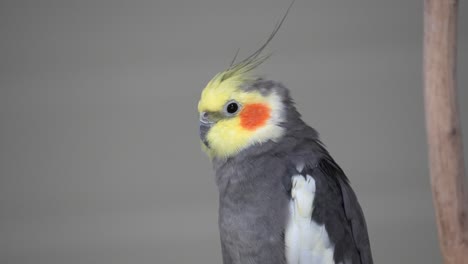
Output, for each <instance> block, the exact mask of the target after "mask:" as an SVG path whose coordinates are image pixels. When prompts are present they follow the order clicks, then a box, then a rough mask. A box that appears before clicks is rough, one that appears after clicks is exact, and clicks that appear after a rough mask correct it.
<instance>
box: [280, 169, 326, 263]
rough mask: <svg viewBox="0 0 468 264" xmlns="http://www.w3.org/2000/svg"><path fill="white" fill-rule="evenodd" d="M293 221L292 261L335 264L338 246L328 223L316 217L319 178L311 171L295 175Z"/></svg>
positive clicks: (290, 224)
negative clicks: (314, 217) (315, 218)
mask: <svg viewBox="0 0 468 264" xmlns="http://www.w3.org/2000/svg"><path fill="white" fill-rule="evenodd" d="M291 198H292V199H291V201H290V203H289V212H290V214H289V216H290V217H289V221H288V225H287V227H286V234H285V242H286V260H287V263H288V264H332V263H334V261H333V250H334V246H333V245H332V244H331V243H330V239H329V237H328V234H327V231H326V230H325V226H324V225H318V224H317V223H315V222H314V221H313V220H312V218H311V217H312V211H313V203H314V198H315V180H314V179H313V178H312V177H311V176H309V175H307V176H306V177H305V178H304V176H302V175H295V176H293V177H292V189H291Z"/></svg>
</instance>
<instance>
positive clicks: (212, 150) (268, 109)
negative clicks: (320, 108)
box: [198, 0, 294, 158]
mask: <svg viewBox="0 0 468 264" xmlns="http://www.w3.org/2000/svg"><path fill="white" fill-rule="evenodd" d="M293 3H294V0H293V1H292V2H291V4H290V5H289V7H288V9H287V10H286V12H285V14H284V15H283V18H282V19H281V20H280V22H279V23H278V24H277V25H276V27H275V29H274V30H273V32H272V33H271V34H270V36H269V37H268V39H267V40H266V41H265V43H264V44H263V45H262V46H261V47H260V48H259V49H258V50H257V51H255V52H254V53H252V54H251V55H250V56H248V57H247V58H245V59H243V60H241V61H239V62H237V63H235V61H236V57H237V54H236V56H235V57H234V59H233V61H232V63H231V65H230V66H229V67H228V68H227V69H226V70H225V71H223V72H220V73H218V74H217V75H216V76H214V78H213V79H212V80H211V81H210V82H209V83H208V84H207V85H206V87H205V89H203V92H202V94H201V98H200V101H199V103H198V112H199V114H200V138H201V140H202V142H203V144H202V148H203V149H204V150H205V151H206V152H207V153H208V155H209V156H211V157H212V158H215V157H216V158H227V157H231V156H234V155H236V154H238V153H239V152H240V151H242V150H243V149H246V148H248V147H250V146H252V145H255V144H262V143H264V142H267V141H275V140H278V139H279V138H281V136H282V135H283V134H284V127H283V126H282V123H283V122H284V119H285V118H284V116H285V114H284V109H285V103H286V104H287V103H288V102H290V100H289V95H288V92H287V90H286V88H284V87H283V86H281V85H276V84H275V83H273V82H268V81H263V80H262V79H260V78H256V77H254V75H252V74H251V71H252V70H253V69H255V68H256V67H257V66H259V65H260V64H262V63H263V62H264V61H265V60H266V59H268V57H269V56H270V55H262V51H263V50H264V49H265V47H266V46H267V45H268V43H269V42H270V41H271V40H272V39H273V37H274V36H275V35H276V33H277V32H278V30H279V29H280V27H281V25H282V24H283V22H284V20H285V19H286V16H287V14H288V12H289V10H290V9H291V6H292V5H293Z"/></svg>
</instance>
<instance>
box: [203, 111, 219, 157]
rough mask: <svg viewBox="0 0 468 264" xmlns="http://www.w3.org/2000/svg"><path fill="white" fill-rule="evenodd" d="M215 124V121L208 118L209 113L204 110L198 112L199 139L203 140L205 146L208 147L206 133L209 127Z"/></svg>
mask: <svg viewBox="0 0 468 264" xmlns="http://www.w3.org/2000/svg"><path fill="white" fill-rule="evenodd" d="M214 124H215V122H213V121H211V120H210V119H209V115H208V113H206V112H202V113H200V139H201V140H202V141H203V144H205V146H206V147H208V148H209V147H210V145H209V143H208V141H207V140H206V135H207V134H208V131H210V128H211V127H212V126H213V125H214Z"/></svg>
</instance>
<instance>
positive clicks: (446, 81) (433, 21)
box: [424, 0, 468, 264]
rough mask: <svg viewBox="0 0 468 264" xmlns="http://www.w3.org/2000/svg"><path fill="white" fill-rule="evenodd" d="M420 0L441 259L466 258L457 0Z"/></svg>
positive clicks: (467, 208) (467, 200)
mask: <svg viewBox="0 0 468 264" xmlns="http://www.w3.org/2000/svg"><path fill="white" fill-rule="evenodd" d="M424 4H425V6H424V95H425V108H426V128H427V136H428V145H429V163H430V166H429V167H430V174H431V185H432V193H433V202H434V206H435V213H436V219H437V227H438V235H439V241H440V247H441V251H442V255H443V259H444V263H446V264H452V263H453V264H455V263H457V264H458V263H468V218H467V217H468V215H467V214H468V198H467V190H466V186H465V178H464V164H463V162H464V159H463V147H462V138H461V129H460V121H459V113H458V105H457V91H456V41H457V8H458V1H457V0H425V1H424Z"/></svg>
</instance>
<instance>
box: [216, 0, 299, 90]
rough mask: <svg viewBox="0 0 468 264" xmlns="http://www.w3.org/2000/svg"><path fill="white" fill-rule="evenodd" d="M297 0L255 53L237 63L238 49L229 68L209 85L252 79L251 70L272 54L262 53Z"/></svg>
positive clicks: (292, 2) (290, 5)
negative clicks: (231, 80) (229, 80)
mask: <svg viewBox="0 0 468 264" xmlns="http://www.w3.org/2000/svg"><path fill="white" fill-rule="evenodd" d="M294 1H295V0H292V1H291V4H289V7H288V9H287V10H286V12H285V13H284V15H283V17H282V18H281V20H280V21H279V22H278V23H277V24H276V26H275V28H274V29H273V31H272V32H271V34H270V35H269V37H268V38H267V40H266V41H265V43H263V45H262V46H261V47H260V48H258V49H257V50H256V51H255V52H254V53H252V54H251V55H249V56H248V57H247V58H245V59H243V60H241V61H239V62H237V63H236V59H237V55H238V53H239V50H237V51H236V54H235V55H234V58H233V60H232V61H231V64H230V65H229V68H228V69H226V70H225V71H223V72H221V73H219V74H217V75H216V76H215V77H214V78H213V79H212V80H211V81H210V85H209V86H213V85H215V84H216V83H218V84H219V83H221V82H223V81H225V80H228V79H233V80H235V81H246V80H249V79H250V77H251V76H250V72H251V71H252V70H254V69H255V68H257V67H258V66H260V65H261V64H263V63H264V62H265V61H266V60H267V59H268V58H269V57H270V56H271V55H272V54H271V53H268V54H266V55H262V52H263V50H264V49H265V48H266V47H267V46H268V44H269V43H270V42H271V40H272V39H273V38H274V37H275V35H276V33H278V31H279V29H280V28H281V26H282V25H283V22H284V21H285V20H286V17H287V16H288V13H289V10H290V9H291V7H292V6H293V4H294Z"/></svg>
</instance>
